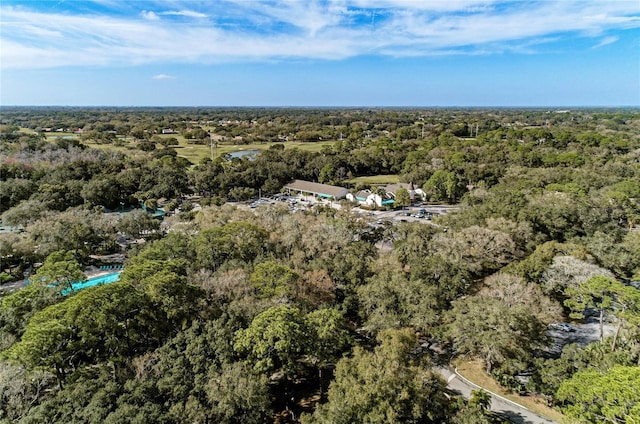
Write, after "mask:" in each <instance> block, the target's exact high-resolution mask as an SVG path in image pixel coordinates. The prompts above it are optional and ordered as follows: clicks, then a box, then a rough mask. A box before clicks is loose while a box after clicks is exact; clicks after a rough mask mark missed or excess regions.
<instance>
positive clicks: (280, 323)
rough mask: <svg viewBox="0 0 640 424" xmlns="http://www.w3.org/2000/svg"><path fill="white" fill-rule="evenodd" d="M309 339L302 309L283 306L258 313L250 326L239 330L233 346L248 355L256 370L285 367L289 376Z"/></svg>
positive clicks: (267, 370) (273, 369)
mask: <svg viewBox="0 0 640 424" xmlns="http://www.w3.org/2000/svg"><path fill="white" fill-rule="evenodd" d="M308 341H309V333H308V331H307V328H306V326H305V322H304V319H303V317H302V315H301V314H300V310H299V309H297V308H292V307H289V306H286V305H280V306H274V307H271V308H269V309H267V310H266V311H264V312H262V313H260V314H258V316H256V317H255V318H254V319H253V321H251V324H250V325H249V327H248V328H246V329H243V330H239V331H238V332H237V333H236V335H235V338H234V342H233V347H234V349H235V350H236V351H237V352H238V353H240V354H244V355H247V359H248V360H249V363H251V364H252V366H253V369H254V370H255V371H257V372H273V371H276V370H282V371H283V372H284V373H285V375H286V376H287V377H290V376H292V375H293V373H294V372H295V370H296V369H297V368H298V361H299V359H300V358H301V356H302V355H303V353H304V352H305V351H306V349H307V346H308Z"/></svg>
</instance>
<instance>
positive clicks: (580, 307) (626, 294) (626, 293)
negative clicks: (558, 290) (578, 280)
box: [564, 276, 640, 351]
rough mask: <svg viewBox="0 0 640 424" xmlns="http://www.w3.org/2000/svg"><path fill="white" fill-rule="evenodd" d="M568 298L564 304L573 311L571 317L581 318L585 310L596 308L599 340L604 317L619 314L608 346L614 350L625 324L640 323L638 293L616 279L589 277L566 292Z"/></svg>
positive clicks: (602, 331) (639, 299)
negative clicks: (629, 321) (627, 322)
mask: <svg viewBox="0 0 640 424" xmlns="http://www.w3.org/2000/svg"><path fill="white" fill-rule="evenodd" d="M566 294H567V296H568V297H569V298H568V299H567V300H566V301H565V302H564V303H565V305H566V306H567V307H569V308H570V309H571V311H572V313H571V317H572V318H577V319H583V318H584V314H585V311H586V310H587V309H589V308H595V309H597V310H598V311H599V318H598V321H599V323H600V326H599V327H600V341H601V342H602V341H603V340H604V318H605V316H606V315H607V314H608V313H616V314H617V315H618V317H617V318H618V328H617V330H616V334H615V336H614V338H613V340H612V343H611V350H612V351H613V350H615V348H616V342H617V340H618V334H619V332H620V329H621V328H622V325H623V323H624V322H625V321H627V320H629V319H631V320H632V321H633V322H640V291H638V290H637V289H636V288H634V287H630V286H626V285H624V284H622V283H620V282H619V281H617V280H614V279H612V278H608V277H604V276H595V277H591V278H590V279H588V280H587V281H585V282H584V283H582V284H580V285H579V286H578V287H569V288H567V290H566Z"/></svg>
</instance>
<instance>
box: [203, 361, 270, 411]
mask: <svg viewBox="0 0 640 424" xmlns="http://www.w3.org/2000/svg"><path fill="white" fill-rule="evenodd" d="M207 396H208V400H209V402H210V404H211V407H210V413H211V422H216V423H220V424H245V423H246V424H260V423H264V422H267V421H270V418H271V400H270V395H269V386H268V379H267V377H265V376H264V375H254V374H253V373H252V372H251V370H250V369H248V367H247V366H246V365H245V364H243V363H240V362H236V363H233V364H228V365H223V366H222V368H221V369H220V370H219V371H215V372H213V373H212V375H211V378H210V379H209V382H208V384H207Z"/></svg>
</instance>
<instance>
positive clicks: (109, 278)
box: [62, 271, 120, 295]
mask: <svg viewBox="0 0 640 424" xmlns="http://www.w3.org/2000/svg"><path fill="white" fill-rule="evenodd" d="M119 279H120V271H118V272H112V273H111V274H105V275H100V276H98V277H93V278H89V279H88V280H87V281H78V282H77V283H71V287H72V289H73V291H78V290H82V289H86V288H87V287H93V286H97V285H99V284H109V283H113V282H116V281H118V280H119ZM69 291H70V290H69V289H64V290H63V291H62V294H63V295H67V294H69Z"/></svg>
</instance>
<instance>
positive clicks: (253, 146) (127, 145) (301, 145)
mask: <svg viewBox="0 0 640 424" xmlns="http://www.w3.org/2000/svg"><path fill="white" fill-rule="evenodd" d="M159 137H161V138H169V137H174V138H176V139H177V140H178V145H177V146H170V147H172V148H174V149H175V150H176V152H177V153H178V155H179V156H182V157H184V158H187V159H189V160H190V161H191V162H192V163H194V164H197V163H200V162H201V161H202V159H205V158H211V153H212V152H211V146H210V145H209V144H193V143H189V142H188V141H187V140H186V139H185V138H184V137H182V136H181V135H178V134H163V135H159ZM59 138H71V139H79V138H80V137H79V136H78V135H77V134H73V133H65V132H55V133H47V134H46V139H47V141H51V142H53V141H56V140H57V139H59ZM120 140H122V139H120ZM82 143H83V144H84V145H86V146H88V147H93V148H96V149H102V150H117V151H120V152H123V153H127V152H130V150H131V149H132V148H133V147H134V146H135V143H133V142H131V141H128V140H124V145H120V146H116V145H115V144H99V143H94V142H91V141H82ZM333 143H334V141H323V142H319V143H309V142H307V143H305V142H300V141H285V142H277V143H275V142H274V143H250V144H233V143H229V142H224V143H218V145H217V147H214V149H213V156H214V157H218V156H223V155H226V154H228V153H235V152H240V151H243V150H266V149H268V148H269V147H271V146H272V145H274V144H282V145H284V148H285V149H300V150H304V151H308V152H320V151H322V149H323V148H324V147H325V146H332V145H333Z"/></svg>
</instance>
